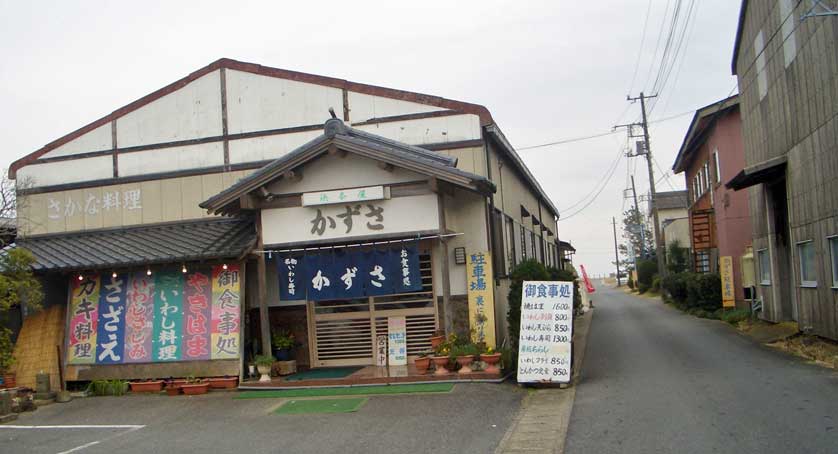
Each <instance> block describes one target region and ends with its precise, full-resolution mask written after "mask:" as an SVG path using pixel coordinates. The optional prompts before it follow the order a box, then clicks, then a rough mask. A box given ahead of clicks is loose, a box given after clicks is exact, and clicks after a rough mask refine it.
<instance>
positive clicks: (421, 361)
mask: <svg viewBox="0 0 838 454" xmlns="http://www.w3.org/2000/svg"><path fill="white" fill-rule="evenodd" d="M432 353H433V352H430V351H424V352H422V353H419V357H418V358H416V359H415V360H414V361H413V364H414V365H415V366H416V372H417V373H418V374H424V373H427V372H428V368H429V367H431V354H432Z"/></svg>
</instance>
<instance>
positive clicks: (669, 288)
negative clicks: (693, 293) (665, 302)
mask: <svg viewBox="0 0 838 454" xmlns="http://www.w3.org/2000/svg"><path fill="white" fill-rule="evenodd" d="M690 274H691V273H678V274H670V275H667V276H666V277H665V278H663V280H661V287H662V288H663V289H664V290H665V291H666V293H667V294H668V295H669V297H670V298H672V300H673V303H675V304H676V305H679V306H680V305H683V304H685V303H686V301H687V280H688V279H689V275H690Z"/></svg>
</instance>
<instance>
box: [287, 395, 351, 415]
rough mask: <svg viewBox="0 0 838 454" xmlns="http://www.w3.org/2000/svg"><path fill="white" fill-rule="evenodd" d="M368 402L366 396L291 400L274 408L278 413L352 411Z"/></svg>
mask: <svg viewBox="0 0 838 454" xmlns="http://www.w3.org/2000/svg"><path fill="white" fill-rule="evenodd" d="M365 403H367V399H366V398H364V397H354V398H349V399H315V400H289V401H288V402H286V403H284V404H283V405H282V406H281V407H279V408H277V409H276V410H274V413H276V414H278V415H299V414H303V413H351V412H353V411H358V409H359V408H361V407H363V406H364V404H365Z"/></svg>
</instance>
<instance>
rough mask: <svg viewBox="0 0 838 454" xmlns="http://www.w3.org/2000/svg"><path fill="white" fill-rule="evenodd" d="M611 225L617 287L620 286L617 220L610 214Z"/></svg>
mask: <svg viewBox="0 0 838 454" xmlns="http://www.w3.org/2000/svg"><path fill="white" fill-rule="evenodd" d="M611 227H613V228H614V264H615V265H617V287H619V286H620V253H619V252H618V249H617V220H616V219H615V218H614V216H611Z"/></svg>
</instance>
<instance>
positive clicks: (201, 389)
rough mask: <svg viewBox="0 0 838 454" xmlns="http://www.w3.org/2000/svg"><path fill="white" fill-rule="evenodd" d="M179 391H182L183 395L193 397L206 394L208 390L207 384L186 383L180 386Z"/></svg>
mask: <svg viewBox="0 0 838 454" xmlns="http://www.w3.org/2000/svg"><path fill="white" fill-rule="evenodd" d="M180 389H181V390H182V391H183V393H184V394H186V395H189V396H194V395H197V394H206V393H207V391H208V390H209V383H207V382H205V383H187V384H185V385H181V387H180Z"/></svg>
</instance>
